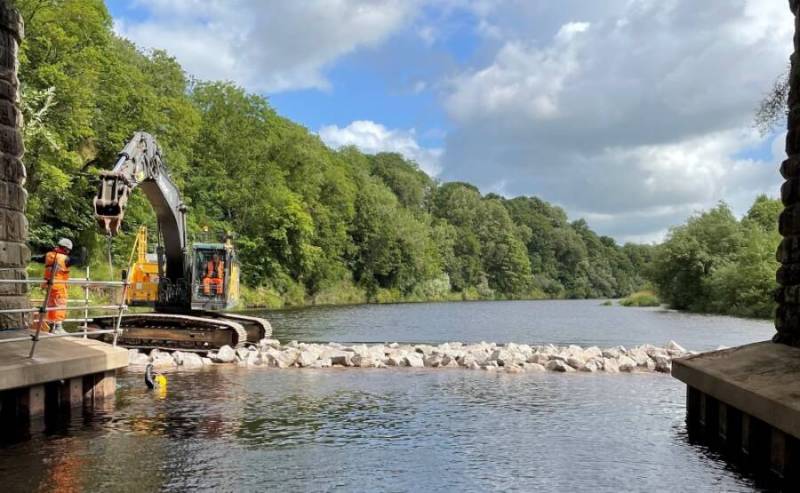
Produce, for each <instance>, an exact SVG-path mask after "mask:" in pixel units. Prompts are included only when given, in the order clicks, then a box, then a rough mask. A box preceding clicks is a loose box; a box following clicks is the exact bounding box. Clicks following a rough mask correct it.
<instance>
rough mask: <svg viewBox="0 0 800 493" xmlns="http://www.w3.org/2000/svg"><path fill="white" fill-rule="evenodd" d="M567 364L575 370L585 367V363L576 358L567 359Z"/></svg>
mask: <svg viewBox="0 0 800 493" xmlns="http://www.w3.org/2000/svg"><path fill="white" fill-rule="evenodd" d="M567 364H568V365H569V366H571V367H572V368H574V369H575V370H577V369H579V368H581V367H583V366H584V361H583V360H582V359H580V358H576V357H574V356H570V357H569V358H567Z"/></svg>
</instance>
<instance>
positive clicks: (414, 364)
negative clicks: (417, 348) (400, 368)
mask: <svg viewBox="0 0 800 493" xmlns="http://www.w3.org/2000/svg"><path fill="white" fill-rule="evenodd" d="M405 366H410V367H411V368H424V367H425V362H424V361H423V360H422V356H421V355H420V354H419V353H408V354H407V355H406V365H405Z"/></svg>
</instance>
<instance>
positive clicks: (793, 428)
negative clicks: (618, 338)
mask: <svg viewBox="0 0 800 493" xmlns="http://www.w3.org/2000/svg"><path fill="white" fill-rule="evenodd" d="M756 344H763V343H756ZM741 347H746V346H741ZM737 349H738V348H732V349H724V350H721V351H712V352H710V353H702V354H698V355H692V356H688V357H685V358H679V359H675V360H673V361H672V376H673V377H674V378H676V379H678V380H680V381H681V382H683V383H685V384H686V385H689V386H691V387H693V388H695V389H697V390H699V391H700V392H703V393H704V394H706V395H709V396H711V397H713V398H715V399H717V400H718V401H720V402H723V403H725V404H727V405H730V406H732V407H734V408H736V409H738V410H740V411H742V412H744V413H746V414H748V415H750V416H753V417H755V418H758V419H760V420H762V421H764V422H765V423H767V424H769V425H771V426H773V427H774V428H777V429H779V430H781V431H783V432H784V433H787V434H789V435H792V436H794V437H795V438H800V419H798V413H797V410H796V409H793V408H790V407H788V406H786V405H784V404H783V403H781V402H780V401H776V400H773V399H770V398H769V397H765V396H763V395H761V394H758V393H756V392H753V391H751V390H747V389H745V388H743V387H740V386H739V385H737V384H735V383H732V382H730V381H729V380H728V379H727V378H726V376H725V375H724V374H721V373H719V372H716V371H714V370H709V369H706V368H698V367H696V366H695V364H693V362H694V360H695V359H697V358H699V357H701V356H708V355H709V354H712V355H713V354H714V353H723V352H733V351H736V350H737Z"/></svg>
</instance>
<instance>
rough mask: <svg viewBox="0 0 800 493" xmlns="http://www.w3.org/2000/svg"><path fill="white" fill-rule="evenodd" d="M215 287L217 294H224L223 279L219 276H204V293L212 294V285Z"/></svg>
mask: <svg viewBox="0 0 800 493" xmlns="http://www.w3.org/2000/svg"><path fill="white" fill-rule="evenodd" d="M212 285H213V286H214V287H215V291H216V294H222V292H223V288H224V285H223V280H222V279H220V278H219V277H215V278H212V277H204V278H203V294H205V295H206V296H211V286H212Z"/></svg>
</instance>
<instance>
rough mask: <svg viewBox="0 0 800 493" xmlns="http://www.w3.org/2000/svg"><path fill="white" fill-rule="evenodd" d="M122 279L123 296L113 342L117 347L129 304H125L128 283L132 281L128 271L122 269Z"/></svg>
mask: <svg viewBox="0 0 800 493" xmlns="http://www.w3.org/2000/svg"><path fill="white" fill-rule="evenodd" d="M122 279H123V281H122V282H123V284H122V297H121V298H120V300H119V315H117V322H116V324H115V327H114V340H113V342H112V345H113V346H114V347H117V338H118V337H119V330H120V329H119V328H120V327H121V326H122V315H123V313H124V312H125V309H126V308H127V306H126V305H125V300H126V299H127V297H128V285H129V284H130V281H129V280H128V271H126V270H123V271H122Z"/></svg>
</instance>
